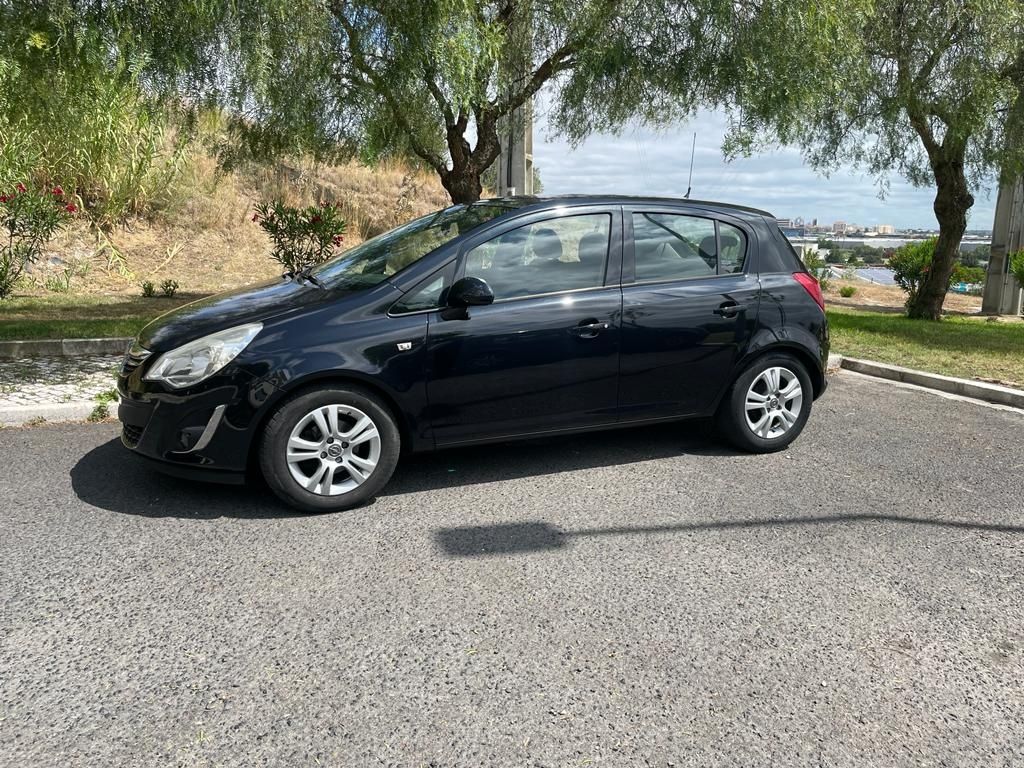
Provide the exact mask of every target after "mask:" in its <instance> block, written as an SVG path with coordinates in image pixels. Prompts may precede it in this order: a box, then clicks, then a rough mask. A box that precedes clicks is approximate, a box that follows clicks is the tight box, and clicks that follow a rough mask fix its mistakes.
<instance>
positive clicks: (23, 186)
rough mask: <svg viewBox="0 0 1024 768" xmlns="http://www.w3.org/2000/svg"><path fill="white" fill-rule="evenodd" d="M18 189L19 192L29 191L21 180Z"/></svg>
mask: <svg viewBox="0 0 1024 768" xmlns="http://www.w3.org/2000/svg"><path fill="white" fill-rule="evenodd" d="M17 189H18V191H19V192H28V190H27V189H26V188H25V185H24V184H22V183H21V182H20V181H19V182H18V187H17Z"/></svg>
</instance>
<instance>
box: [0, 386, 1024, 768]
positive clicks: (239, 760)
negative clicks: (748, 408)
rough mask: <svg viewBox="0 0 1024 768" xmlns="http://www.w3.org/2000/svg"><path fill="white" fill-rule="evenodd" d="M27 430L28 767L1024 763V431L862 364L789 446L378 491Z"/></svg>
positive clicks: (1, 626)
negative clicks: (274, 485)
mask: <svg viewBox="0 0 1024 768" xmlns="http://www.w3.org/2000/svg"><path fill="white" fill-rule="evenodd" d="M116 432H117V427H116V425H113V424H102V425H70V426H63V427H57V426H54V427H37V428H29V429H6V430H0V467H2V469H0V568H2V573H0V576H2V578H0V763H2V764H3V765H10V766H18V768H22V767H26V766H62V767H63V766H150V765H152V766H157V765H159V766H165V765H183V766H206V765H211V766H212V765H226V766H235V765H237V766H256V765H281V766H307V765H310V766H313V765H330V766H378V765H380V766H424V765H425V766H467V767H468V766H474V767H475V766H534V767H536V766H582V765H592V766H647V765H652V766H672V765H674V766H732V765H735V766H759V767H760V766H769V765H771V766H789V765H793V766H857V768H863V767H864V766H904V765H908V766H909V765H914V766H957V767H958V768H960V767H962V766H986V768H987V767H989V766H1011V765H1021V764H1022V763H1024V682H1022V681H1024V674H1022V673H1024V594H1022V589H1021V585H1022V581H1024V417H1022V416H1020V415H1018V414H1016V413H1008V412H1002V411H997V410H993V409H990V408H984V407H981V406H977V405H973V404H967V403H963V402H955V401H950V400H947V399H943V398H941V397H938V396H935V395H930V394H923V393H920V392H914V391H909V390H905V389H898V388H894V387H892V386H889V385H886V384H880V383H875V382H872V381H868V380H864V379H860V378H856V377H853V376H851V375H849V374H842V375H841V376H839V377H838V378H837V379H835V380H834V381H833V384H832V387H831V389H830V391H829V392H828V394H827V395H826V397H825V398H824V399H823V400H821V401H819V403H817V404H816V406H815V412H814V414H813V416H812V418H811V421H810V424H809V426H808V430H807V432H805V434H804V435H803V437H802V438H801V439H800V440H799V441H797V443H796V444H795V445H794V446H792V447H791V449H790V450H789V451H788V452H785V453H782V454H777V455H773V456H760V457H758V456H747V455H739V454H735V453H733V452H731V451H728V450H726V449H724V448H722V447H721V446H720V445H718V444H717V443H716V442H714V441H713V440H711V439H709V438H708V437H707V436H706V435H705V434H704V433H703V432H702V430H701V429H700V428H699V427H692V426H689V427H684V426H668V427H659V428H656V429H643V430H634V431H628V432H610V433H604V434H601V435H590V436H585V437H577V438H564V439H557V440H549V441H543V442H531V443H521V444H517V445H508V446H499V447H493V448H487V449H475V450H472V451H468V450H467V451H457V452H449V453H441V454H436V455H433V456H426V457H421V458H415V459H411V460H407V461H405V462H404V463H403V464H401V465H400V467H399V470H398V473H397V475H396V477H395V479H394V482H393V485H392V487H391V488H390V490H389V491H388V492H387V495H386V496H383V497H381V498H379V499H378V500H377V501H376V502H375V503H374V504H372V505H370V506H368V507H365V508H363V509H361V510H358V511H356V512H351V513H345V514H336V515H327V516H319V517H317V516H297V515H293V514H290V513H289V512H288V511H287V510H286V509H284V508H282V507H281V506H280V505H278V504H277V503H276V502H275V501H274V500H273V499H272V498H271V497H270V496H269V494H268V493H267V492H265V491H260V490H258V489H257V490H238V489H231V488H223V487H215V486H201V485H194V484H189V483H186V482H184V481H178V480H173V479H170V478H164V477H162V476H160V475H157V474H154V473H153V472H152V471H151V470H150V469H149V468H148V467H146V466H143V465H141V464H139V463H137V461H136V460H134V459H133V457H131V456H129V455H128V454H127V453H125V452H124V451H123V450H122V449H121V448H120V446H119V444H118V443H117V442H116V441H115V436H116Z"/></svg>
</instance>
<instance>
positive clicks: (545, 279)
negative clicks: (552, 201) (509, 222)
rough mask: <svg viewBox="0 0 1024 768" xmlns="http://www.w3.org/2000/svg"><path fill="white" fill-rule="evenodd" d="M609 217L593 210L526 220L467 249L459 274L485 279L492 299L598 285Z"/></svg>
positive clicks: (609, 221)
mask: <svg viewBox="0 0 1024 768" xmlns="http://www.w3.org/2000/svg"><path fill="white" fill-rule="evenodd" d="M611 221H612V219H611V215H610V214H607V213H593V214H581V215H578V216H562V217H560V218H557V219H546V220H544V221H538V222H534V223H533V224H526V225H524V226H521V227H518V228H516V229H513V230H510V231H508V232H505V233H503V234H501V235H498V236H497V237H495V238H494V239H492V240H488V241H487V242H486V243H482V244H480V245H478V246H476V247H475V248H473V249H472V250H471V251H469V253H467V254H466V268H465V275H466V276H467V277H479V278H481V279H482V280H485V281H487V284H488V285H490V286H491V290H492V291H494V298H495V300H501V299H513V298H521V297H523V296H533V295H536V294H541V293H554V292H558V291H569V290H575V289H578V288H594V287H597V286H601V285H603V284H604V274H605V266H606V264H607V262H608V238H609V234H610V232H611Z"/></svg>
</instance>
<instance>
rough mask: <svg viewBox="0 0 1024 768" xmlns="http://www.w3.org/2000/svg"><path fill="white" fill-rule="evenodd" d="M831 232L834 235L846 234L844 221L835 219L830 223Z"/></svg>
mask: <svg viewBox="0 0 1024 768" xmlns="http://www.w3.org/2000/svg"><path fill="white" fill-rule="evenodd" d="M832 234H834V235H845V234H846V222H845V221H837V222H834V223H833V224H832Z"/></svg>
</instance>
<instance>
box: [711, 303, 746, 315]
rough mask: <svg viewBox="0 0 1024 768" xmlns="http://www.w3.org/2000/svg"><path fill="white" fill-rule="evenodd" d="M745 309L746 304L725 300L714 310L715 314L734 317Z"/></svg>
mask: <svg viewBox="0 0 1024 768" xmlns="http://www.w3.org/2000/svg"><path fill="white" fill-rule="evenodd" d="M744 309H746V305H744V304H737V303H736V302H735V301H726V302H724V303H722V304H720V305H719V306H718V309H716V310H714V312H715V314H716V315H721V316H722V317H736V315H738V314H739V313H740V312H742V311H743V310H744Z"/></svg>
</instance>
